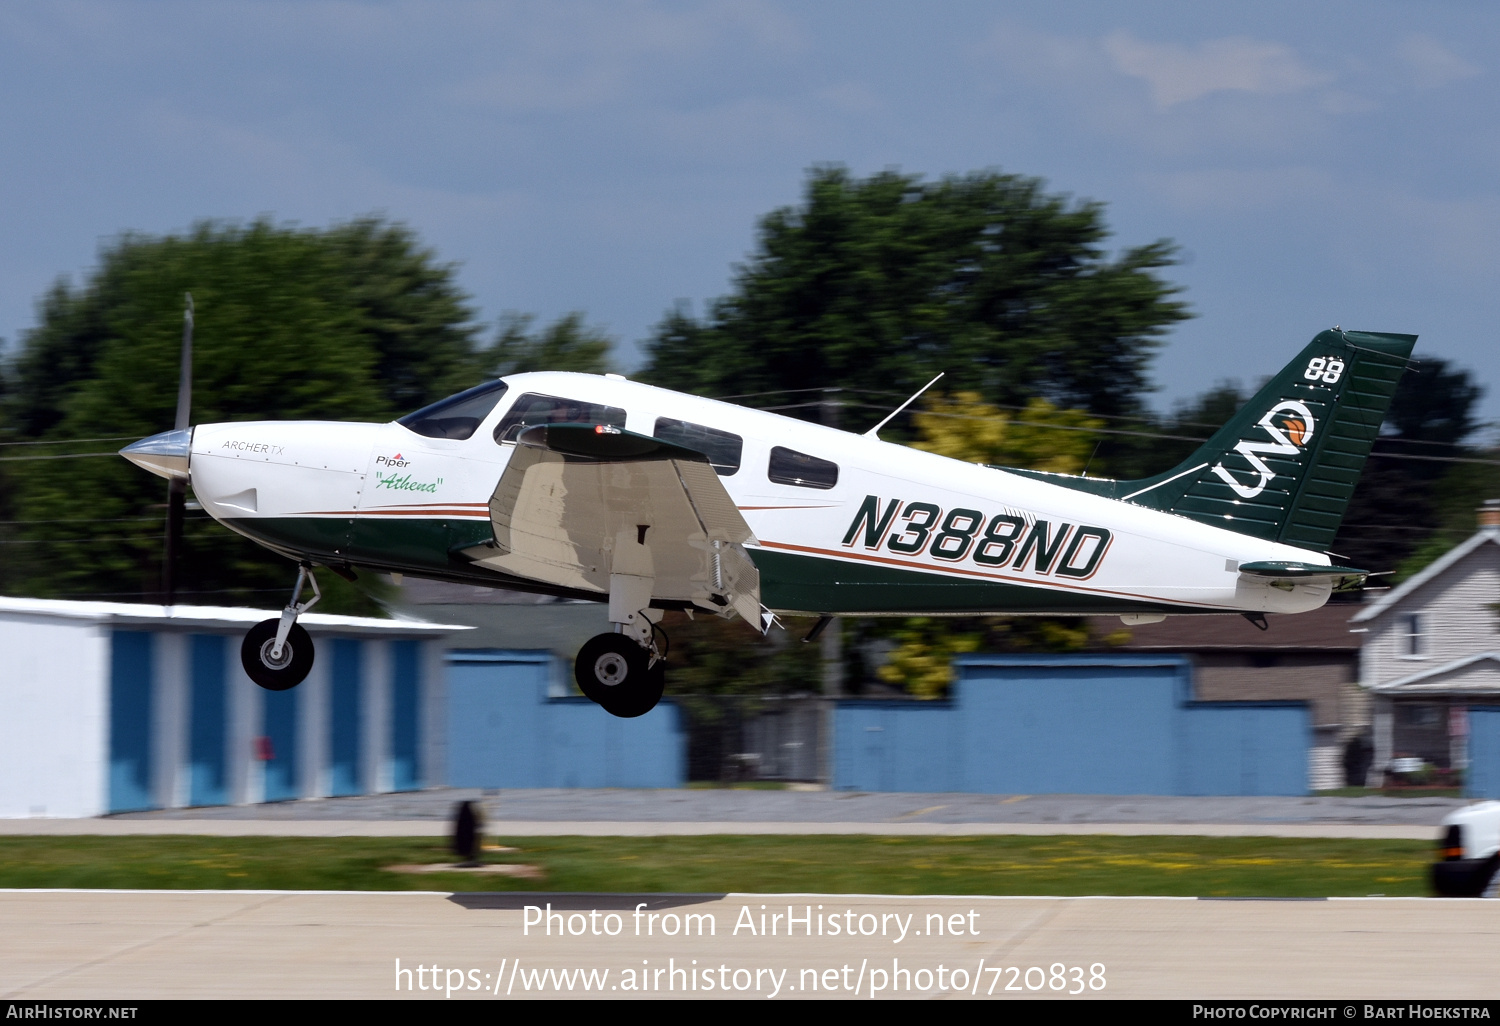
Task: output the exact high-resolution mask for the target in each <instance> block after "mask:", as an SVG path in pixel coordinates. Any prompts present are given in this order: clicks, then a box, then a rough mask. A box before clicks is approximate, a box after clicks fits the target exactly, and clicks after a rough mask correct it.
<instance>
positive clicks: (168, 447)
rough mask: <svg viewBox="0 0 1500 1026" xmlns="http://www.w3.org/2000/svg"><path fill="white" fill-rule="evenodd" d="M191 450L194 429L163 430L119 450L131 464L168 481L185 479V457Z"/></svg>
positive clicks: (186, 468) (187, 456)
mask: <svg viewBox="0 0 1500 1026" xmlns="http://www.w3.org/2000/svg"><path fill="white" fill-rule="evenodd" d="M192 449H193V429H192V428H184V429H183V430H181V431H163V432H162V433H161V434H159V435H152V436H151V437H150V438H142V439H141V440H140V441H139V442H132V443H131V444H129V445H127V446H126V447H125V448H123V449H121V450H120V455H121V456H124V457H125V458H126V459H127V460H129V461H130V462H131V463H134V464H135V465H136V466H138V467H141V468H142V469H144V470H149V471H151V473H153V474H155V475H156V476H157V477H164V478H167V479H168V480H180V481H186V480H187V479H188V458H189V456H191V454H192Z"/></svg>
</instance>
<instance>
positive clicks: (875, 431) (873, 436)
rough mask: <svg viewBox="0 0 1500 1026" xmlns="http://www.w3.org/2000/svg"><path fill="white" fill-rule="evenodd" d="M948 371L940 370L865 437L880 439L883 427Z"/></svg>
mask: <svg viewBox="0 0 1500 1026" xmlns="http://www.w3.org/2000/svg"><path fill="white" fill-rule="evenodd" d="M946 373H948V372H947V371H939V372H938V376H937V377H936V378H933V379H932V380H931V381H929V382H927V384H925V385H923V386H922V387H921V388H919V389H917V392H916V394H915V395H913V396H912V397H911V398H910V399H908V400H906V402H904V403H902V404H901V405H900V406H898V407H896V408H895V409H894V410H892V411H891V412H890V413H889V414H888V415H887V416H886V418H885V420H882V421H881V422H880V423H879V424H876V425H875V426H874V427H872V428H871V429H870V430H868V431H866V432H865V433H864V436H863V437H865V438H875V439H878V438H879V437H880V435H879V434H878V432H879V431H880V429H881V428H883V427H885V426H886V425H887V424H889V423H890V422H891V420H892V418H894V417H895V416H896V414H898V413H900V412H901V411H902V410H904V409H906V408H907V407H908V406H910V405H911V404H912V403H914V402H916V401H917V400H918V399H920V398H922V393H923V392H925V391H927V390H928V389H929V388H931V387H932V386H933V385H936V384H937V383H938V378H941V377H942V376H943V375H944V374H946Z"/></svg>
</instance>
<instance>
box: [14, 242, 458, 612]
mask: <svg viewBox="0 0 1500 1026" xmlns="http://www.w3.org/2000/svg"><path fill="white" fill-rule="evenodd" d="M185 292H191V293H192V294H193V296H194V299H195V301H196V307H197V316H196V331H195V337H194V374H193V377H194V387H193V421H194V422H195V423H206V422H214V421H232V420H261V419H304V418H305V419H324V420H384V419H387V418H390V417H392V416H395V415H397V414H400V413H402V412H405V411H407V410H410V409H412V408H414V407H416V406H420V405H422V404H425V403H427V402H430V401H433V400H435V399H437V398H439V397H441V396H443V395H446V394H448V393H451V392H453V391H457V390H458V389H461V388H464V387H467V386H468V385H471V384H473V383H474V382H475V381H476V380H477V379H478V378H479V377H480V376H481V368H482V364H481V362H480V356H479V354H478V353H477V352H476V349H475V346H474V336H475V332H476V326H475V325H474V324H473V322H472V315H471V313H470V311H469V309H468V307H467V305H466V302H465V297H464V296H463V294H462V293H461V292H460V291H459V290H458V288H457V287H456V285H455V283H454V281H453V269H452V267H450V266H445V265H441V264H438V263H437V262H436V261H435V259H434V257H433V255H432V254H431V253H430V252H429V251H427V250H424V249H422V248H421V247H420V246H419V245H418V244H417V241H416V239H415V237H414V236H413V235H412V233H411V232H410V231H409V230H408V229H406V228H404V227H402V226H400V225H393V224H386V223H383V222H379V221H374V220H364V221H357V222H354V223H352V224H347V225H339V226H335V227H333V228H329V229H326V230H316V229H298V228H290V227H279V226H276V225H273V224H271V223H270V222H268V221H264V220H262V221H257V222H254V223H252V224H249V225H245V226H240V225H224V224H213V223H205V224H200V225H198V226H197V227H196V228H195V229H194V230H193V231H192V232H190V233H188V234H186V235H181V236H166V237H147V236H140V235H125V236H122V237H121V238H119V239H118V240H116V241H115V242H114V243H112V244H111V245H109V246H108V247H106V248H105V249H104V251H103V252H102V253H101V255H100V261H99V266H98V268H97V270H96V271H95V272H94V273H93V274H92V275H91V276H90V278H89V280H88V281H87V282H85V283H84V284H83V285H82V286H80V287H73V286H71V285H70V284H68V283H67V282H65V281H60V282H59V283H58V284H56V285H55V286H54V287H53V288H52V289H51V290H50V291H49V292H48V294H47V295H46V297H45V298H44V299H43V301H42V303H41V305H40V308H39V324H38V325H37V327H36V328H34V329H33V330H31V331H30V332H28V333H27V334H26V335H25V336H23V338H22V340H21V345H20V347H19V348H20V351H19V353H18V354H17V356H16V359H15V361H14V366H13V368H12V370H11V373H10V377H11V379H12V381H13V388H12V390H11V392H10V394H9V396H8V398H7V399H6V402H5V406H4V420H5V422H6V423H7V424H8V425H9V426H10V429H11V431H12V432H13V433H14V435H15V436H16V437H17V439H18V440H27V441H43V442H48V443H57V444H48V445H43V446H36V447H28V448H27V449H26V452H27V453H28V455H30V454H32V453H33V452H34V453H35V455H36V456H44V455H45V456H46V457H48V458H40V459H28V460H25V461H11V462H7V463H6V464H4V466H5V467H6V468H7V474H8V478H9V481H8V483H9V485H10V487H11V488H12V489H13V502H14V509H15V511H16V515H15V519H17V520H20V521H23V523H20V524H17V525H16V527H17V531H16V535H17V537H15V538H13V539H8V540H11V541H16V542H19V544H15V545H8V546H7V548H10V549H12V550H14V551H13V553H7V556H9V557H10V558H7V559H6V560H5V569H4V570H3V571H0V572H3V574H4V580H3V582H0V583H3V586H4V587H5V589H6V590H11V591H24V592H26V593H29V594H34V595H56V596H78V595H112V596H120V597H152V596H153V595H154V594H155V592H156V590H157V587H158V582H159V581H160V578H161V570H160V560H161V555H162V529H163V519H164V515H163V502H164V499H165V485H164V483H163V482H162V481H161V480H160V479H159V478H155V477H152V476H150V475H148V474H145V473H143V472H142V471H140V470H139V469H138V468H136V467H133V466H131V465H130V464H128V463H127V462H126V461H125V460H122V459H119V458H115V457H92V458H81V459H59V458H55V457H58V456H61V455H65V454H66V453H68V452H77V451H99V450H108V449H110V448H114V447H117V446H116V444H115V443H114V442H108V441H107V442H106V443H99V442H89V443H78V444H68V441H69V440H71V439H91V438H92V439H98V438H104V439H106V440H108V439H119V440H122V441H123V440H125V439H130V438H138V437H141V436H143V435H148V434H152V433H154V432H157V431H162V430H165V429H167V428H170V427H171V426H172V420H173V411H174V409H175V405H176V394H177V378H178V348H179V344H180V341H181V332H182V306H183V294H184V293H185ZM18 448H19V447H11V449H10V450H9V451H12V452H14V451H16V450H17V449H18ZM184 541H185V545H184V552H183V555H182V565H181V568H180V571H181V580H182V581H183V584H182V592H183V594H184V596H185V597H186V599H187V600H188V601H193V600H194V593H197V596H200V598H199V599H198V600H200V601H205V600H210V599H206V598H202V596H211V597H212V600H218V601H231V600H258V601H260V602H278V601H280V595H279V594H278V593H280V592H284V591H286V590H288V589H289V586H290V576H289V572H288V565H287V564H286V562H285V561H284V560H281V559H279V558H278V557H275V556H273V555H271V554H270V553H268V552H266V551H265V550H263V549H260V548H259V547H258V546H255V545H254V544H252V543H249V542H247V541H245V540H244V539H241V538H240V537H239V536H237V535H234V534H232V533H231V532H228V531H225V530H224V529H223V528H221V527H219V526H218V525H216V524H213V523H212V522H211V521H209V520H208V519H207V518H206V517H204V516H202V515H199V516H197V517H190V519H189V521H188V524H187V529H186V532H185V539H184ZM330 584H332V582H330ZM267 592H270V593H272V595H271V596H270V597H268V596H267V594H266V593H267ZM345 597H346V598H347V599H348V601H349V602H355V598H354V597H353V596H348V595H347V593H345ZM338 604H339V602H338V599H336V598H331V599H330V601H329V602H328V603H326V604H325V607H324V608H337V606H338ZM356 604H357V603H356Z"/></svg>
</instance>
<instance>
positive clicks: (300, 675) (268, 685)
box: [240, 620, 313, 691]
mask: <svg viewBox="0 0 1500 1026" xmlns="http://www.w3.org/2000/svg"><path fill="white" fill-rule="evenodd" d="M280 623H281V621H280V620H262V621H261V622H260V623H258V624H256V625H255V626H254V627H251V628H250V633H248V634H246V635H245V640H244V641H243V642H242V643H241V644H240V662H241V663H242V664H243V665H244V667H245V673H246V674H248V675H249V677H250V679H251V680H253V681H255V683H257V684H259V685H260V686H261V687H263V688H265V689H266V690H267V691H286V690H287V689H289V688H294V687H296V686H297V685H298V684H301V683H302V682H303V681H304V680H306V679H307V675H308V673H309V672H311V670H312V665H313V643H312V638H311V637H310V636H309V635H308V633H307V631H306V630H304V629H303V627H302V625H301V624H299V623H294V624H292V629H291V630H290V631H288V632H287V636H286V644H284V645H282V646H281V656H280V658H276V657H275V656H273V655H272V654H271V653H272V650H273V649H274V648H275V647H276V628H277V627H278V626H279V625H280Z"/></svg>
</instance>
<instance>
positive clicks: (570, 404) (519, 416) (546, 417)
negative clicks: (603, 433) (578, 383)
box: [495, 392, 625, 442]
mask: <svg viewBox="0 0 1500 1026" xmlns="http://www.w3.org/2000/svg"><path fill="white" fill-rule="evenodd" d="M537 424H609V425H610V426H612V427H617V428H621V429H623V428H624V427H625V411H624V410H622V409H620V408H619V407H617V406H601V405H599V404H597V403H585V402H580V401H579V400H577V399H563V398H560V397H558V396H555V395H541V394H539V393H537V392H528V393H526V394H525V395H523V396H521V397H520V398H519V399H517V400H516V402H515V405H514V406H512V407H511V408H510V411H509V412H508V413H506V415H505V416H504V417H501V418H500V423H499V424H496V425H495V441H497V442H514V441H515V440H516V436H517V435H519V434H520V433H521V432H522V431H525V430H526V429H527V428H529V427H535V426H536V425H537Z"/></svg>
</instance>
